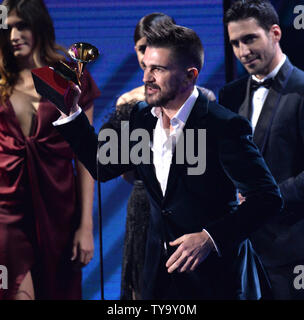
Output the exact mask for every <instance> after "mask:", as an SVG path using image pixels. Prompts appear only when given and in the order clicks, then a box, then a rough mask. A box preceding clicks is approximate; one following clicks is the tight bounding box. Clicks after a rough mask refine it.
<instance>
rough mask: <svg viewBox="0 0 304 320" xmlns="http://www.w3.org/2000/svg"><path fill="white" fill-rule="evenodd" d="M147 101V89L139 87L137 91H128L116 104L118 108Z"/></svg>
mask: <svg viewBox="0 0 304 320" xmlns="http://www.w3.org/2000/svg"><path fill="white" fill-rule="evenodd" d="M143 100H145V87H144V86H141V87H137V88H135V89H132V90H131V91H128V92H126V93H124V94H123V95H121V96H120V97H119V98H118V99H117V102H116V106H117V107H118V106H120V105H123V104H126V103H129V104H130V103H136V102H138V101H143Z"/></svg>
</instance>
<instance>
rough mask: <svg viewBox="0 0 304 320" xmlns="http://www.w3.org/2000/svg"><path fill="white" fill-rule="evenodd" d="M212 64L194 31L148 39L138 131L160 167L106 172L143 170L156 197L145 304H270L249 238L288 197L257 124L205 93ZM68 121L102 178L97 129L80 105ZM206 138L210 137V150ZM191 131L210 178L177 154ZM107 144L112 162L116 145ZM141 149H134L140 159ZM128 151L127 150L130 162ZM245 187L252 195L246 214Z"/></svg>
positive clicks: (67, 133)
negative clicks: (241, 198) (203, 83)
mask: <svg viewBox="0 0 304 320" xmlns="http://www.w3.org/2000/svg"><path fill="white" fill-rule="evenodd" d="M202 57H203V48H202V44H201V41H200V39H199V37H198V36H197V34H196V33H195V32H194V31H193V30H191V29H188V28H185V27H182V26H178V25H172V26H170V27H168V26H167V27H164V26H162V25H159V29H158V28H156V29H155V30H153V32H152V31H149V32H147V48H146V51H145V54H144V58H143V60H142V64H143V67H144V77H143V81H144V83H145V96H146V102H147V103H148V104H149V106H148V107H146V108H144V109H142V110H139V111H138V112H133V113H132V114H131V117H130V132H134V133H135V131H134V129H142V130H143V129H144V130H143V131H144V132H146V133H149V136H150V139H151V142H150V141H149V139H148V141H146V139H144V141H145V142H144V146H145V147H146V148H148V152H147V153H148V154H150V151H151V154H152V155H153V160H151V161H150V162H149V163H148V164H147V163H146V164H145V163H140V164H137V165H136V164H134V163H129V164H122V163H119V164H111V163H108V164H100V167H101V170H100V172H99V173H100V179H101V180H102V181H107V180H109V179H112V178H114V177H117V176H119V175H121V174H122V173H123V172H125V171H127V170H130V169H132V168H136V170H137V173H138V175H139V177H140V178H141V179H142V180H143V182H144V184H145V187H146V189H147V192H148V196H149V200H150V206H151V218H150V226H149V232H148V238H147V247H146V259H145V265H144V271H143V273H144V275H143V299H258V298H260V297H261V291H260V284H259V280H260V279H259V277H258V270H259V265H258V261H257V260H255V257H254V254H253V251H252V248H251V245H250V243H249V241H248V240H247V237H248V236H249V235H250V234H251V233H252V232H253V231H255V230H256V229H257V228H258V227H260V226H261V225H262V224H263V223H266V221H268V220H269V219H271V218H272V217H273V216H275V215H276V214H278V212H279V210H280V208H281V205H282V202H281V197H280V194H279V190H278V187H277V185H276V183H275V181H274V179H273V178H272V176H271V174H270V172H269V170H268V168H267V167H266V165H265V163H264V160H263V158H262V157H261V155H260V153H259V152H258V150H257V148H256V147H255V146H254V144H253V143H252V141H251V128H250V124H249V123H248V121H247V120H245V119H243V118H242V117H240V116H238V115H236V114H235V113H232V112H231V111H229V110H227V109H225V108H223V107H221V106H219V105H218V104H217V103H216V102H210V101H208V100H207V98H206V97H204V96H203V95H202V94H201V93H200V92H199V91H198V90H197V88H196V86H195V82H196V80H197V77H198V74H199V72H200V70H201V67H202V64H203V61H202V60H203V59H202ZM75 91H76V89H75ZM75 100H77V99H75ZM63 117H64V119H63V120H62V119H59V120H58V121H57V122H55V123H54V125H56V126H57V129H58V130H59V131H60V133H61V134H62V135H63V136H64V137H65V139H66V140H67V141H68V142H69V143H70V144H71V146H72V148H73V150H74V152H75V153H76V154H77V155H78V156H79V158H80V159H81V161H82V162H83V163H84V164H85V166H86V167H87V168H88V169H89V171H90V172H91V174H92V175H93V176H94V177H95V178H96V165H95V164H96V162H95V160H96V152H97V143H98V141H97V136H96V134H95V133H94V128H93V127H91V126H90V125H89V122H88V121H87V119H86V116H85V114H84V113H83V112H81V109H80V108H79V107H78V106H77V105H76V101H75V103H74V105H73V106H72V110H71V113H70V116H69V117H66V116H64V115H63ZM202 129H206V131H207V134H206V144H204V142H203V138H202V137H203V135H202V132H201V130H202ZM153 130H154V135H152V132H153ZM182 130H183V131H182ZM189 130H190V131H191V132H194V133H195V139H194V140H195V142H193V141H192V143H191V141H189V140H191V139H186V138H185V139H184V141H186V145H185V148H184V150H188V151H189V150H191V148H194V149H195V150H196V151H198V153H199V154H200V151H203V153H202V154H200V157H201V158H200V159H198V160H199V161H200V160H203V158H204V156H206V163H205V164H206V170H204V169H203V168H198V166H196V167H195V165H194V163H193V162H192V161H191V160H190V158H191V157H189V152H187V153H184V154H183V153H182V155H184V160H185V162H184V164H181V161H180V160H181V157H180V156H181V148H180V147H179V148H180V149H179V150H178V154H177V149H178V147H176V150H174V148H173V147H172V145H173V143H172V142H173V140H174V139H175V138H177V146H178V144H179V143H180V141H182V140H181V133H182V132H183V133H184V134H185V135H186V136H187V134H189ZM141 132H142V131H141ZM102 133H103V131H101V133H100V134H101V135H102ZM198 141H199V143H198ZM100 143H101V144H102V149H99V152H98V153H99V156H101V157H102V156H105V151H102V150H103V148H104V147H105V148H106V147H107V146H109V144H107V143H105V142H104V141H103V142H100ZM193 144H194V145H193ZM120 145H121V144H120V143H118V146H120ZM135 145H136V143H135V142H132V141H130V149H131V151H132V150H133V147H134V146H135ZM204 145H206V146H207V147H206V148H207V149H206V150H204V148H203V146H204ZM149 146H151V149H150V147H149ZM123 151H124V150H121V149H119V153H120V154H121V153H122V152H123ZM205 151H206V152H205ZM143 152H144V151H143ZM190 153H191V152H190ZM146 155H147V154H146ZM124 156H125V154H124ZM177 162H178V163H177ZM202 167H204V166H202ZM198 169H199V170H198ZM193 170H194V171H195V172H193ZM236 188H238V189H239V190H241V192H242V193H243V194H244V195H245V196H246V201H245V202H244V203H243V204H242V205H240V206H237V198H236ZM262 276H263V275H262V274H261V277H262Z"/></svg>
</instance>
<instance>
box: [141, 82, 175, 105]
mask: <svg viewBox="0 0 304 320" xmlns="http://www.w3.org/2000/svg"><path fill="white" fill-rule="evenodd" d="M148 86H149V87H151V88H155V89H158V90H159V91H158V93H157V94H153V95H152V96H151V97H150V96H149V95H148V94H147V87H148ZM178 92H179V83H177V82H175V83H174V85H172V86H171V88H170V90H167V91H166V92H162V91H161V89H160V87H159V86H158V85H155V84H146V85H145V98H146V102H147V103H148V104H149V105H150V106H153V107H164V108H165V107H166V105H167V104H168V102H170V101H172V100H174V99H175V98H176V96H177V94H178Z"/></svg>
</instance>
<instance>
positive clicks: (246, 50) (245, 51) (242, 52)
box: [240, 43, 250, 58]
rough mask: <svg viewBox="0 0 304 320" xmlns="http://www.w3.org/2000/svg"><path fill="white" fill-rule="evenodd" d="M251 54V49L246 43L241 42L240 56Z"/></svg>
mask: <svg viewBox="0 0 304 320" xmlns="http://www.w3.org/2000/svg"><path fill="white" fill-rule="evenodd" d="M249 54H250V49H249V47H248V46H247V45H246V44H243V43H241V44H240V57H241V58H242V57H247V56H248V55H249Z"/></svg>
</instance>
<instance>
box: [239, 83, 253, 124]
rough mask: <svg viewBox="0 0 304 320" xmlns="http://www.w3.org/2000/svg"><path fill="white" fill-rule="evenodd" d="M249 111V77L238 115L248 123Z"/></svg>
mask: <svg viewBox="0 0 304 320" xmlns="http://www.w3.org/2000/svg"><path fill="white" fill-rule="evenodd" d="M250 110H251V98H250V77H249V78H248V80H247V88H246V95H245V100H244V101H243V103H242V104H241V106H240V108H239V112H238V113H239V114H240V115H241V116H243V117H245V118H246V119H248V120H249V121H250V119H249V116H250Z"/></svg>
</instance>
